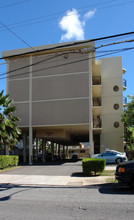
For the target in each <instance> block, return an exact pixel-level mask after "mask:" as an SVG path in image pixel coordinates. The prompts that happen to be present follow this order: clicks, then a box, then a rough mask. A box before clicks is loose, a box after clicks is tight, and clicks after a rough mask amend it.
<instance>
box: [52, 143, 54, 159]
mask: <svg viewBox="0 0 134 220" xmlns="http://www.w3.org/2000/svg"><path fill="white" fill-rule="evenodd" d="M51 154H52V160H54V142H51Z"/></svg>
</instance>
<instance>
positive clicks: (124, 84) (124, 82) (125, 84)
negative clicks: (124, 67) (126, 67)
mask: <svg viewBox="0 0 134 220" xmlns="http://www.w3.org/2000/svg"><path fill="white" fill-rule="evenodd" d="M123 86H125V87H127V81H126V80H125V79H123Z"/></svg>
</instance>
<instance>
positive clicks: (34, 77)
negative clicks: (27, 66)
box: [9, 71, 88, 81]
mask: <svg viewBox="0 0 134 220" xmlns="http://www.w3.org/2000/svg"><path fill="white" fill-rule="evenodd" d="M33 73H34V72H33ZM80 74H82V75H83V74H88V71H86V72H76V73H63V74H62V73H61V74H53V75H47V76H33V77H32V78H33V79H40V78H51V77H62V76H71V75H80ZM26 79H27V80H28V79H29V78H28V77H25V78H19V79H10V80H9V81H19V80H26Z"/></svg>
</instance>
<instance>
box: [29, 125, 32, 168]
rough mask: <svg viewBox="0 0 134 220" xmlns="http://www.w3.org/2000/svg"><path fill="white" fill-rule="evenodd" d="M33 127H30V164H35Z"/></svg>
mask: <svg viewBox="0 0 134 220" xmlns="http://www.w3.org/2000/svg"><path fill="white" fill-rule="evenodd" d="M32 148H33V129H32V127H30V128H29V165H32V164H33V149H32Z"/></svg>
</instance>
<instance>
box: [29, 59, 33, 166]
mask: <svg viewBox="0 0 134 220" xmlns="http://www.w3.org/2000/svg"><path fill="white" fill-rule="evenodd" d="M32 145H33V128H32V56H30V67H29V164H30V165H31V164H32V163H33V152H32Z"/></svg>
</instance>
